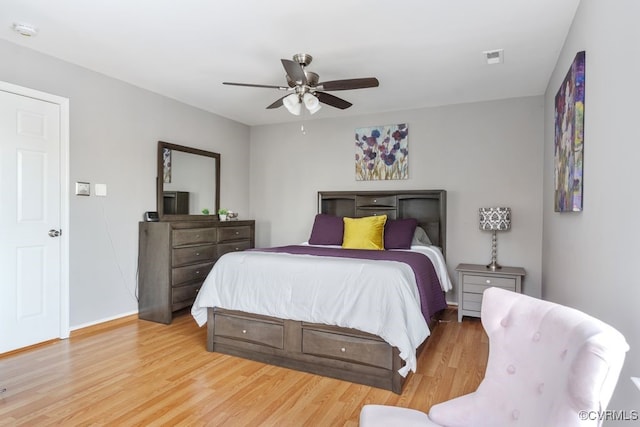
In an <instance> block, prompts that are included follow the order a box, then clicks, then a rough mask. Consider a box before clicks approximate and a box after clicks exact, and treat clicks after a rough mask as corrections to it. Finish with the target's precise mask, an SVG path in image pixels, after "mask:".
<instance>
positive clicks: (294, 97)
mask: <svg viewBox="0 0 640 427" xmlns="http://www.w3.org/2000/svg"><path fill="white" fill-rule="evenodd" d="M282 105H284V106H285V108H286V109H287V110H288V111H289V112H290V113H291V114H293V115H294V116H299V115H300V112H301V110H302V104H301V103H300V98H299V97H298V94H297V93H292V94H291V95H289V96H285V97H284V98H283V99H282Z"/></svg>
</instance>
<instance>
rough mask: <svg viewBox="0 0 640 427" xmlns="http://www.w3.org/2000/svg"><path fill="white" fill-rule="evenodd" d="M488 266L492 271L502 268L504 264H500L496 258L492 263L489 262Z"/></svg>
mask: <svg viewBox="0 0 640 427" xmlns="http://www.w3.org/2000/svg"><path fill="white" fill-rule="evenodd" d="M487 268H488V269H489V270H491V271H496V270H500V269H501V268H502V266H501V265H500V264H498V263H497V262H496V260H495V259H494V260H493V261H491V263H490V264H487Z"/></svg>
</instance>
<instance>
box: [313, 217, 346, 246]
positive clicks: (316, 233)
mask: <svg viewBox="0 0 640 427" xmlns="http://www.w3.org/2000/svg"><path fill="white" fill-rule="evenodd" d="M343 235H344V221H343V220H342V217H341V216H334V215H327V214H318V215H316V219H315V220H314V221H313V228H312V229H311V237H309V244H311V245H338V246H340V245H342V236H343Z"/></svg>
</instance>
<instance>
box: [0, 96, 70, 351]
mask: <svg viewBox="0 0 640 427" xmlns="http://www.w3.org/2000/svg"><path fill="white" fill-rule="evenodd" d="M5 87H7V86H0V195H1V201H0V353H4V352H7V351H11V350H14V349H17V348H21V347H25V346H29V345H32V344H36V343H39V342H43V341H47V340H51V339H54V338H64V337H66V336H68V313H67V312H66V311H67V310H68V304H67V302H66V301H64V299H65V298H67V299H68V288H66V289H65V290H66V292H63V290H62V286H61V285H62V281H63V277H64V275H63V272H64V268H63V267H64V266H63V262H62V260H63V254H64V249H65V245H63V244H62V242H63V239H62V238H61V236H59V235H57V234H58V233H60V232H62V233H64V232H65V230H61V226H62V224H63V215H62V213H61V212H62V211H61V208H62V204H61V200H62V199H63V197H62V193H63V192H62V191H61V182H62V181H63V180H62V172H63V171H62V170H61V166H63V167H65V168H66V161H65V159H64V158H63V156H62V155H61V152H63V150H62V148H63V146H62V145H61V141H62V139H63V138H62V137H63V136H64V133H63V132H64V131H65V129H64V127H65V126H64V121H63V120H62V118H63V113H64V112H63V111H62V109H65V108H66V107H65V105H62V106H61V105H60V104H59V103H55V102H49V101H45V100H42V99H36V98H34V97H31V96H24V95H22V94H19V93H16V92H19V91H6V90H3V89H4V88H5ZM25 93H28V94H30V95H33V94H34V93H35V92H33V91H29V90H28V89H26V92H25ZM36 94H37V93H36ZM65 199H66V198H65ZM64 278H65V279H66V277H64Z"/></svg>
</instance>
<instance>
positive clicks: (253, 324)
mask: <svg viewBox="0 0 640 427" xmlns="http://www.w3.org/2000/svg"><path fill="white" fill-rule="evenodd" d="M214 325H215V334H216V336H220V337H229V338H235V339H240V340H242V341H248V342H252V343H256V344H261V345H265V346H269V347H273V348H279V349H281V348H283V347H284V326H283V325H282V323H279V322H270V321H267V320H255V319H249V318H246V317H240V316H230V315H227V314H220V313H216V314H215V321H214Z"/></svg>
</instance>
